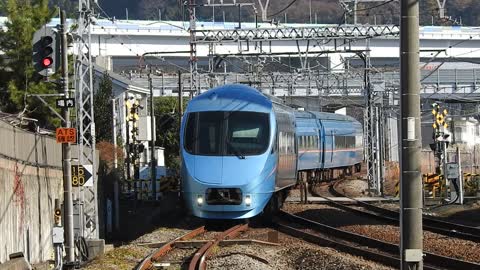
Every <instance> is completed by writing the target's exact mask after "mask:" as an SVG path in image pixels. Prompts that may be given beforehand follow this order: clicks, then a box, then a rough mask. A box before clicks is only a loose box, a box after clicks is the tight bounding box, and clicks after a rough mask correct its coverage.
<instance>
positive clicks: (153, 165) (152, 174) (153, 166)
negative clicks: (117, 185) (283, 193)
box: [148, 67, 157, 201]
mask: <svg viewBox="0 0 480 270" xmlns="http://www.w3.org/2000/svg"><path fill="white" fill-rule="evenodd" d="M148 86H149V88H150V103H149V105H150V135H151V136H152V138H151V139H152V140H151V141H150V156H151V157H150V178H151V181H152V200H154V201H156V200H157V182H156V181H157V163H156V160H155V129H154V128H155V114H154V112H153V82H152V68H151V67H150V71H149V72H148Z"/></svg>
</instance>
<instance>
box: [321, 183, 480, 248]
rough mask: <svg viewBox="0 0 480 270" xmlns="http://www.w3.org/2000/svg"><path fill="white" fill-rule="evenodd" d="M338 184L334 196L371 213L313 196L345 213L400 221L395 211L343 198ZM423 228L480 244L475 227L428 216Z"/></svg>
mask: <svg viewBox="0 0 480 270" xmlns="http://www.w3.org/2000/svg"><path fill="white" fill-rule="evenodd" d="M339 183H340V181H337V182H335V184H333V185H332V189H331V190H332V193H333V194H334V195H339V196H343V197H346V198H348V199H350V200H352V201H353V202H355V203H356V204H357V205H359V206H362V207H364V208H365V209H367V210H369V211H371V212H366V211H362V210H360V209H358V208H354V207H351V206H347V205H345V204H341V203H338V202H334V201H333V200H331V199H328V198H326V197H324V196H321V195H319V194H315V196H319V197H322V198H324V199H325V200H327V201H328V203H330V204H331V205H334V206H336V207H338V208H342V209H344V210H346V211H350V212H356V213H359V214H362V215H366V216H370V217H372V218H375V219H377V220H383V221H386V222H389V223H392V224H398V222H399V220H400V213H399V212H397V211H393V210H390V209H385V208H382V207H379V206H376V205H373V204H370V203H366V202H362V201H360V200H356V199H355V198H352V197H349V196H345V194H342V193H340V192H339V191H338V190H337V186H338V184H339ZM423 228H424V229H425V230H428V231H431V232H434V233H438V234H442V235H446V236H449V237H455V238H459V239H464V240H470V241H475V242H480V229H479V228H475V227H470V226H465V225H461V224H457V223H452V222H447V221H443V220H439V219H435V218H432V217H429V216H425V215H424V216H423Z"/></svg>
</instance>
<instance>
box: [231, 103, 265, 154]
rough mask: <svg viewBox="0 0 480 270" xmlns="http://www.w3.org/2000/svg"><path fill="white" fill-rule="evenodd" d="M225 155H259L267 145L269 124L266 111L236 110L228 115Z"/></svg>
mask: <svg viewBox="0 0 480 270" xmlns="http://www.w3.org/2000/svg"><path fill="white" fill-rule="evenodd" d="M227 126H228V128H227V129H228V130H227V140H226V144H227V145H226V149H227V151H226V154H227V155H259V154H261V153H263V152H265V151H266V150H267V148H268V145H269V138H270V124H269V115H268V114H267V113H257V112H236V113H234V114H231V115H230V116H228V124H227Z"/></svg>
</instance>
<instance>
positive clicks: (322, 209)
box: [284, 204, 480, 263]
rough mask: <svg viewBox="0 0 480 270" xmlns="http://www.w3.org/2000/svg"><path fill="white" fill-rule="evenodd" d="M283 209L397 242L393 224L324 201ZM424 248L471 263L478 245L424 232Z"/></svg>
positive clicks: (477, 256) (476, 259)
mask: <svg viewBox="0 0 480 270" xmlns="http://www.w3.org/2000/svg"><path fill="white" fill-rule="evenodd" d="M284 209H285V210H286V211H288V212H290V213H295V214H298V215H300V216H302V217H305V218H308V219H312V220H316V221H319V222H325V223H326V224H328V225H331V226H335V227H337V228H339V229H342V230H347V231H351V232H355V233H358V234H361V235H366V236H369V237H372V238H376V239H380V240H383V241H386V242H390V243H395V244H399V242H400V231H399V228H398V227H397V226H393V225H388V224H385V223H382V222H378V221H376V220H372V219H370V218H368V217H363V216H358V215H355V214H352V213H350V212H346V211H344V210H341V209H338V208H335V207H331V206H328V205H324V204H315V205H314V204H310V205H300V204H287V205H286V206H285V207H284ZM423 237H424V241H423V243H424V248H425V250H426V251H428V252H431V253H436V254H439V255H444V256H450V257H454V258H458V259H462V260H466V261H471V262H476V263H479V262H480V244H479V243H476V242H472V241H467V240H462V239H456V238H451V237H447V236H444V235H440V234H436V233H432V232H428V231H424V233H423Z"/></svg>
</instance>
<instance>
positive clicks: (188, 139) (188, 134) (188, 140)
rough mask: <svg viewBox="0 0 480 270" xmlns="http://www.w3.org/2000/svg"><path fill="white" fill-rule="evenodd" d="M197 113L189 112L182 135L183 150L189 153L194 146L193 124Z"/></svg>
mask: <svg viewBox="0 0 480 270" xmlns="http://www.w3.org/2000/svg"><path fill="white" fill-rule="evenodd" d="M196 116H197V114H196V113H189V114H188V118H187V124H186V127H185V136H184V141H185V142H184V145H185V150H186V151H187V152H189V153H192V152H193V151H194V149H193V148H194V146H195V140H196V136H195V135H194V134H195V126H196V124H197V118H196Z"/></svg>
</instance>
